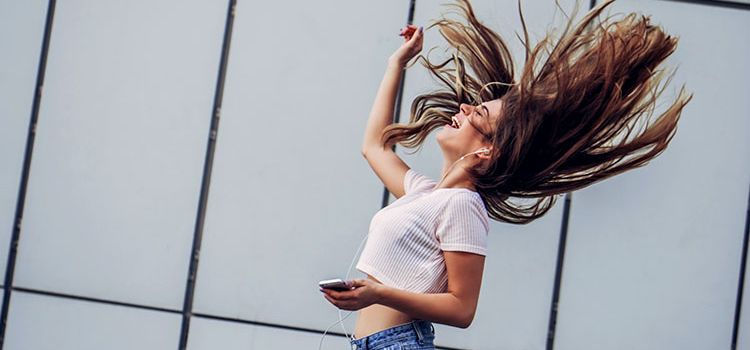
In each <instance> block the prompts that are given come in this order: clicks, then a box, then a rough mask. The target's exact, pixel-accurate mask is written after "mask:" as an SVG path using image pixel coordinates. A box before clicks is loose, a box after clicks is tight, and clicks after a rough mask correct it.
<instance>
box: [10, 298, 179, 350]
mask: <svg viewBox="0 0 750 350" xmlns="http://www.w3.org/2000/svg"><path fill="white" fill-rule="evenodd" d="M180 319H181V318H180V315H178V314H170V313H165V312H158V311H149V310H142V309H135V308H131V307H122V306H113V305H107V304H100V303H91V302H86V301H77V300H70V299H66V298H58V297H49V296H45V295H37V294H30V293H24V292H14V293H13V299H12V301H11V306H10V314H9V316H8V328H7V330H6V334H5V336H6V338H5V342H4V344H3V349H7V350H25V349H34V350H46V349H49V350H59V349H76V350H100V349H112V350H130V349H143V350H163V349H175V348H177V343H178V340H179V337H178V335H179V333H180Z"/></svg>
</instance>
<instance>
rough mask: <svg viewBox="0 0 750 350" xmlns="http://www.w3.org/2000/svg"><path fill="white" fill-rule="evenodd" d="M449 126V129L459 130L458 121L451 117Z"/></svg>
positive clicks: (459, 123) (459, 124)
mask: <svg viewBox="0 0 750 350" xmlns="http://www.w3.org/2000/svg"><path fill="white" fill-rule="evenodd" d="M450 126H451V128H454V129H459V128H461V122H460V121H458V118H456V117H451V124H450Z"/></svg>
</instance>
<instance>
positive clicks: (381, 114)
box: [362, 26, 423, 198]
mask: <svg viewBox="0 0 750 350" xmlns="http://www.w3.org/2000/svg"><path fill="white" fill-rule="evenodd" d="M407 28H414V29H416V27H415V26H409V27H407ZM422 37H423V35H422V29H421V28H419V29H417V30H416V32H414V34H413V35H411V36H409V35H406V36H405V38H404V39H405V41H404V43H403V44H402V45H401V47H399V48H398V50H396V52H394V53H393V55H391V57H389V58H388V65H387V66H386V70H385V74H384V75H383V80H382V81H381V82H380V87H379V88H378V93H377V95H376V96H375V101H374V102H373V105H372V109H371V110H370V117H369V119H368V120H367V127H366V129H365V135H364V140H363V141H362V156H364V157H365V159H367V162H368V163H369V164H370V167H371V168H372V170H373V171H375V174H376V175H377V176H378V177H379V178H380V181H382V182H383V184H384V185H385V187H386V188H388V191H390V192H391V193H393V195H394V196H395V197H396V198H399V197H401V196H403V195H404V175H405V174H406V171H407V170H409V166H407V165H406V163H404V161H403V160H401V158H399V156H398V155H396V153H395V152H394V151H393V150H392V149H391V148H390V147H385V145H383V144H382V142H381V135H382V134H383V129H385V127H386V126H388V125H390V124H391V123H393V109H394V105H395V103H396V94H397V92H398V85H399V81H400V80H401V76H402V74H403V70H404V65H405V64H406V63H407V62H408V61H409V60H410V59H412V58H413V57H414V56H416V55H417V54H418V53H419V52H420V51H421V50H422Z"/></svg>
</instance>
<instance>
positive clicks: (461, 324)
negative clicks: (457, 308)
mask: <svg viewBox="0 0 750 350" xmlns="http://www.w3.org/2000/svg"><path fill="white" fill-rule="evenodd" d="M473 321H474V312H470V313H467V314H464V315H462V316H461V317H459V318H458V319H456V323H455V324H454V326H456V327H458V328H464V329H465V328H469V326H471V323H472V322H473Z"/></svg>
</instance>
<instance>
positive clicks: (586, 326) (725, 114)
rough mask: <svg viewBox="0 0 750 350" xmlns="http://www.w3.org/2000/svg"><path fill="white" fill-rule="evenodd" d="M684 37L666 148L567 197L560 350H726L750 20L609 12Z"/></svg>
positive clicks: (739, 225)
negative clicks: (648, 19)
mask: <svg viewBox="0 0 750 350" xmlns="http://www.w3.org/2000/svg"><path fill="white" fill-rule="evenodd" d="M615 5H616V6H615V7H614V8H613V10H612V13H615V12H620V13H626V12H629V11H640V12H642V13H644V14H647V15H651V16H652V19H653V21H654V23H656V24H658V25H662V26H663V27H664V28H665V30H666V31H667V32H668V33H670V34H673V35H676V36H678V37H680V42H679V46H678V48H677V50H676V52H675V54H674V55H673V56H672V57H670V59H669V61H668V64H670V65H672V66H675V65H679V70H678V72H677V75H676V76H675V78H674V81H673V83H674V85H672V87H671V88H670V89H667V91H666V93H665V95H664V100H663V102H664V104H662V106H661V107H664V106H666V104H667V103H668V102H670V101H671V98H673V97H674V96H675V95H676V92H677V90H678V88H679V86H680V84H682V83H686V85H687V88H688V89H689V90H690V91H692V92H694V93H695V97H694V99H693V100H692V101H691V102H690V104H688V106H687V107H686V108H685V110H684V113H683V115H682V119H681V121H680V124H679V125H678V130H677V134H676V135H675V137H674V139H673V140H672V143H671V145H670V147H669V148H668V149H667V150H666V151H665V152H664V153H663V154H662V155H661V156H660V157H658V158H657V159H655V160H654V161H653V162H651V163H650V164H649V165H647V166H645V167H644V168H641V169H636V170H633V171H631V172H628V173H625V174H622V175H620V176H618V177H616V178H614V179H610V180H608V181H604V182H601V183H599V184H596V185H594V186H591V187H590V188H587V189H584V190H581V191H578V192H576V193H575V194H574V196H573V206H572V212H571V221H570V224H571V226H570V232H569V240H568V253H567V256H566V261H565V270H564V274H563V284H562V295H561V303H560V318H559V320H558V334H557V338H556V344H555V345H556V346H555V348H556V349H559V350H566V349H577V350H580V349H604V348H606V349H729V348H730V342H731V334H732V325H733V319H734V307H735V298H736V293H737V279H738V274H739V267H740V261H741V256H740V255H741V254H740V253H741V247H742V237H743V233H744V225H745V213H746V210H747V195H748V184H750V157H748V149H750V139H748V138H747V133H748V131H750V118H749V117H750V104H748V102H747V101H748V100H747V96H748V95H750V86H749V85H748V84H747V79H746V78H747V77H748V73H749V72H750V71H749V70H748V67H747V64H746V62H747V59H748V57H750V42H748V41H747V40H746V37H745V33H747V32H748V30H750V12H747V11H739V10H734V9H725V8H719V7H712V6H705V5H695V4H686V3H678V2H671V1H630V2H618V3H616V4H615Z"/></svg>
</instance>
